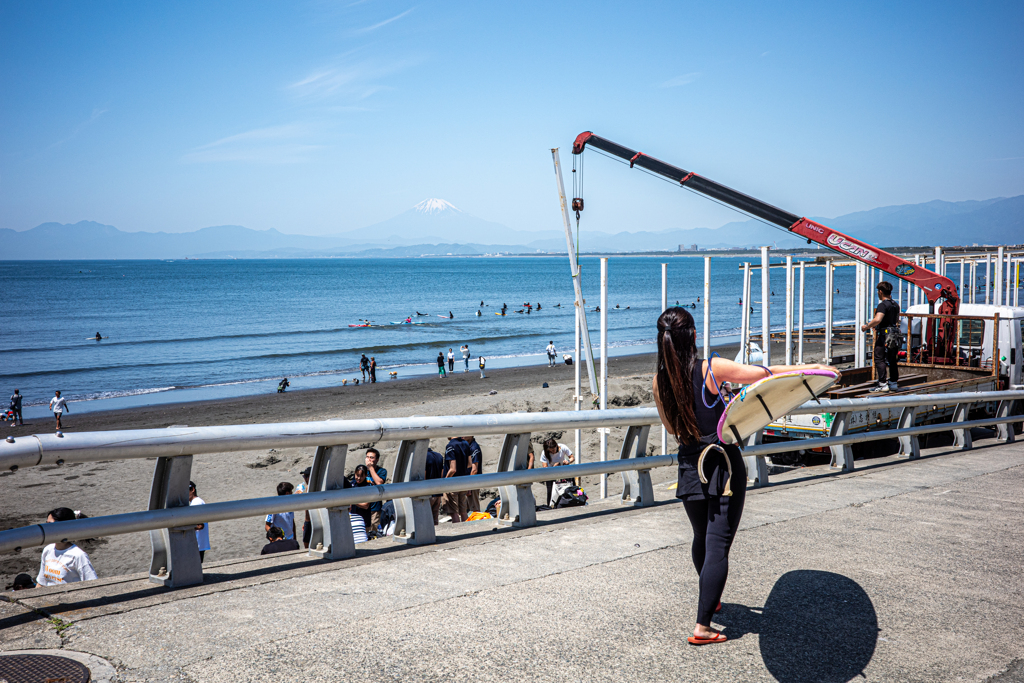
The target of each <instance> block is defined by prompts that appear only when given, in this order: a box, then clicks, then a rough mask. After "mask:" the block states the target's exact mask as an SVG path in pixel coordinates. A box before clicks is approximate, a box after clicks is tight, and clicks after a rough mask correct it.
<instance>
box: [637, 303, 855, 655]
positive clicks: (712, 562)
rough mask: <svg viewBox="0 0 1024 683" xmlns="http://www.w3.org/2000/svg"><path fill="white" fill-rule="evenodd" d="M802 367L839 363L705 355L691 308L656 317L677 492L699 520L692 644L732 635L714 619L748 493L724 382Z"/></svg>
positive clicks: (660, 393)
mask: <svg viewBox="0 0 1024 683" xmlns="http://www.w3.org/2000/svg"><path fill="white" fill-rule="evenodd" d="M803 369H826V370H835V369H834V368H829V367H827V366H823V365H774V366H772V367H770V368H764V367H761V366H757V365H741V364H739V363H735V362H733V361H730V360H726V359H724V358H717V357H716V358H712V359H711V360H710V361H707V360H701V359H700V357H699V356H698V355H697V330H696V328H695V326H694V323H693V316H691V315H690V313H689V312H688V311H686V310H685V309H683V308H679V307H674V308H669V309H668V310H666V311H665V312H664V313H662V314H661V317H659V318H658V365H657V368H656V371H655V374H654V400H655V403H657V405H658V414H659V415H660V416H661V422H662V424H664V425H665V429H666V430H668V432H669V433H670V434H672V435H673V436H675V437H676V440H677V441H678V442H679V479H678V483H677V485H676V497H677V498H680V499H682V501H683V507H684V508H685V509H686V516H687V517H688V518H689V520H690V526H692V527H693V546H692V548H691V554H692V557H693V564H694V568H695V569H696V570H697V575H698V576H699V578H700V597H699V599H698V603H697V624H696V626H694V629H693V635H692V636H690V637H689V638H687V641H688V642H689V643H690V644H692V645H707V644H710V643H723V642H725V641H726V636H725V635H724V634H722V633H720V632H718V631H715V630H714V629H712V628H711V618H712V616H714V613H715V612H717V611H718V609H720V608H721V603H720V602H719V601H720V600H721V598H722V590H723V589H724V588H725V581H726V578H728V575H729V549H730V547H731V546H732V541H733V537H734V536H735V535H736V530H737V529H738V528H739V523H740V517H741V516H742V514H743V501H744V498H745V496H746V477H745V476H744V474H743V473H744V472H746V469H745V467H744V465H743V458H742V457H741V455H740V450H739V448H737V447H736V446H735V445H724V444H722V443H721V442H720V441H719V439H718V421H719V418H720V417H721V416H722V413H723V412H724V410H725V399H724V398H723V397H722V396H720V395H719V391H720V389H719V387H720V383H724V382H735V383H737V384H750V383H751V382H755V381H757V380H759V379H762V378H764V377H766V376H768V375H770V374H773V373H779V372H788V371H792V370H803ZM702 456H703V457H702ZM698 468H700V469H698ZM731 473H736V480H732V474H731Z"/></svg>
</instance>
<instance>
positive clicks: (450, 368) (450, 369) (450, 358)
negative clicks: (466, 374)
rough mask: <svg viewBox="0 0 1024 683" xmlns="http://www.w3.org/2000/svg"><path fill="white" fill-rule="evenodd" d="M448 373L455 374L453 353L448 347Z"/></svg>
mask: <svg viewBox="0 0 1024 683" xmlns="http://www.w3.org/2000/svg"><path fill="white" fill-rule="evenodd" d="M448 372H455V352H454V351H452V347H450V346H449V347H448Z"/></svg>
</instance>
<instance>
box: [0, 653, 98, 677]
mask: <svg viewBox="0 0 1024 683" xmlns="http://www.w3.org/2000/svg"><path fill="white" fill-rule="evenodd" d="M90 678H91V677H90V675H89V668H88V667H87V666H85V664H82V663H81V662H76V661H75V660H73V659H68V658H67V657H54V656H53V655H0V681H6V683H88V682H89V680H90Z"/></svg>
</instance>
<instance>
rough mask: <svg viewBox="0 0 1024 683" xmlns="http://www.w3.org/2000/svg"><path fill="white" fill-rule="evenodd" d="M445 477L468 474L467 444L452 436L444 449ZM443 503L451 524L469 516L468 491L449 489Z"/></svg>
mask: <svg viewBox="0 0 1024 683" xmlns="http://www.w3.org/2000/svg"><path fill="white" fill-rule="evenodd" d="M444 463H445V473H444V476H445V478H446V479H447V478H449V477H465V476H468V475H469V445H468V444H467V443H466V442H465V441H463V440H462V439H460V438H459V437H457V436H453V437H452V438H451V439H450V440H449V441H448V445H447V446H446V447H445V449H444ZM444 505H445V509H446V510H447V511H448V514H449V515H451V518H452V524H458V523H459V522H465V521H466V517H468V516H469V492H468V491H451V492H449V493H446V494H444Z"/></svg>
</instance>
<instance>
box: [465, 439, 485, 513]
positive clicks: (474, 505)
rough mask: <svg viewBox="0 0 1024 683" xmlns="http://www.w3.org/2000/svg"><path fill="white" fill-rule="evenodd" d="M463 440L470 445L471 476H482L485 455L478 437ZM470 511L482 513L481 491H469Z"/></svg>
mask: <svg viewBox="0 0 1024 683" xmlns="http://www.w3.org/2000/svg"><path fill="white" fill-rule="evenodd" d="M462 440H463V441H465V442H466V443H467V444H469V474H470V475H474V474H481V473H482V472H483V471H484V454H483V451H482V450H480V444H478V443H477V441H476V437H473V436H464V437H462ZM469 511H470V512H480V489H470V490H469Z"/></svg>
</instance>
